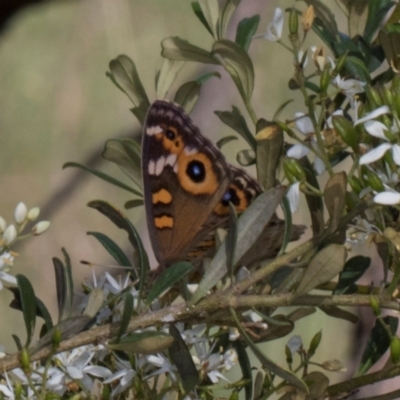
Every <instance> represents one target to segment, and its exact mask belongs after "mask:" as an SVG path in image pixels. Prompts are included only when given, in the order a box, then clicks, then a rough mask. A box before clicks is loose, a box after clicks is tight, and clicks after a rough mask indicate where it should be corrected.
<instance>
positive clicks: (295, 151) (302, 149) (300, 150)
mask: <svg viewBox="0 0 400 400" xmlns="http://www.w3.org/2000/svg"><path fill="white" fill-rule="evenodd" d="M309 152H310V149H309V148H308V147H307V146H304V145H303V144H301V143H297V144H295V145H294V146H292V147H291V148H290V149H289V150H288V151H287V153H286V155H287V156H288V157H292V158H295V159H296V160H299V159H300V158H303V157H304V156H306V155H307V154H308V153H309Z"/></svg>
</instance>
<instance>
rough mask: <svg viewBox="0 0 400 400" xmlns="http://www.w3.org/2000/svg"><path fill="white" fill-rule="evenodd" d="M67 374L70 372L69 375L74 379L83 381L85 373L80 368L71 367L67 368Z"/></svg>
mask: <svg viewBox="0 0 400 400" xmlns="http://www.w3.org/2000/svg"><path fill="white" fill-rule="evenodd" d="M67 372H68V375H69V376H70V377H71V378H72V379H82V378H83V372H82V370H81V369H80V368H76V367H71V366H69V367H67Z"/></svg>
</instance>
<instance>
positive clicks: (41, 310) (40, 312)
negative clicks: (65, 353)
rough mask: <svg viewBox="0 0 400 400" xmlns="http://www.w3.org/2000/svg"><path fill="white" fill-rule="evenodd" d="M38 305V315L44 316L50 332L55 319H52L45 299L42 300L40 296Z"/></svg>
mask: <svg viewBox="0 0 400 400" xmlns="http://www.w3.org/2000/svg"><path fill="white" fill-rule="evenodd" d="M36 305H37V310H36V312H37V315H38V317H41V318H43V320H44V323H45V327H46V332H48V331H49V330H50V329H52V328H53V321H52V319H51V315H50V313H49V310H48V309H47V307H46V306H45V305H44V303H43V301H42V300H40V299H39V298H38V297H36Z"/></svg>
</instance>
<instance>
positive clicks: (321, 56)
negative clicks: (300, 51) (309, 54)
mask: <svg viewBox="0 0 400 400" xmlns="http://www.w3.org/2000/svg"><path fill="white" fill-rule="evenodd" d="M325 58H326V57H325V49H324V48H323V47H322V46H319V47H318V48H317V49H315V51H314V53H313V61H314V64H315V66H316V67H317V68H318V70H319V71H323V70H324V67H325Z"/></svg>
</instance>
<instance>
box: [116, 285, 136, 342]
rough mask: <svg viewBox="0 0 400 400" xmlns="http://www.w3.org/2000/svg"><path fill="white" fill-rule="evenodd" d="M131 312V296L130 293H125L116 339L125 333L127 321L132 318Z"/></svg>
mask: <svg viewBox="0 0 400 400" xmlns="http://www.w3.org/2000/svg"><path fill="white" fill-rule="evenodd" d="M132 312H133V296H132V295H131V294H130V293H126V294H125V301H124V311H123V312H122V317H121V321H120V326H119V331H118V335H117V341H119V340H120V339H121V336H122V335H124V334H125V333H126V330H127V329H128V325H129V321H130V320H131V318H132Z"/></svg>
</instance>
